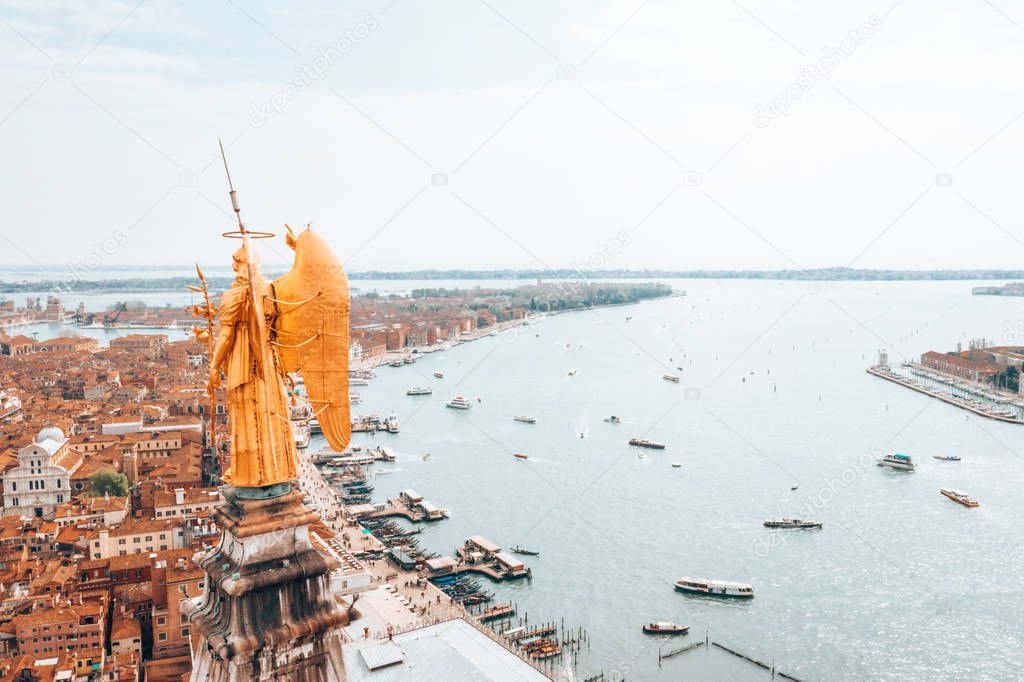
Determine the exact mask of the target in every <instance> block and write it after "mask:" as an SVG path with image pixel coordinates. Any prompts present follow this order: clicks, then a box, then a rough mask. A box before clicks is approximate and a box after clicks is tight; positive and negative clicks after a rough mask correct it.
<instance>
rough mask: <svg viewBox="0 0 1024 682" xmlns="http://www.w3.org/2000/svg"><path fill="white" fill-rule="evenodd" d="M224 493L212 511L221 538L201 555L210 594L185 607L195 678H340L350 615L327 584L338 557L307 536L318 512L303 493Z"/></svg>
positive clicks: (311, 681)
mask: <svg viewBox="0 0 1024 682" xmlns="http://www.w3.org/2000/svg"><path fill="white" fill-rule="evenodd" d="M225 497H226V499H227V502H226V503H225V504H224V505H222V506H220V507H218V508H217V510H216V511H215V512H214V516H215V518H216V519H217V522H218V523H219V524H220V525H221V528H222V529H223V537H222V538H221V543H220V545H219V546H218V547H217V548H216V549H215V550H214V551H212V552H210V553H208V554H207V555H206V556H205V557H203V558H202V560H201V561H200V565H201V566H202V567H203V569H204V570H205V571H206V582H205V587H204V591H203V596H202V597H200V598H198V599H196V600H193V601H192V602H190V603H189V604H187V605H185V612H186V613H188V614H189V620H190V622H191V627H192V630H193V635H194V638H193V641H194V642H195V645H194V647H193V648H194V650H195V653H194V656H193V662H192V681H193V682H243V681H244V682H257V681H259V682H262V681H264V680H296V681H299V682H341V681H342V680H344V679H345V674H344V666H343V663H342V656H341V643H342V640H341V633H340V628H341V627H344V626H345V625H347V624H348V615H347V613H346V611H345V609H344V607H343V606H342V605H340V604H339V603H338V601H337V600H336V599H335V598H334V596H333V595H332V594H331V591H330V585H329V576H328V572H329V571H330V570H331V569H332V568H334V565H333V560H332V559H330V558H328V557H325V556H324V555H322V554H321V553H320V552H318V551H317V550H316V549H315V548H314V547H313V545H312V544H311V543H310V540H309V525H310V524H311V523H314V522H316V520H317V516H316V514H314V513H313V512H311V511H310V510H309V509H307V508H306V507H305V506H304V505H303V504H302V494H301V493H300V492H298V491H292V492H289V493H286V494H284V495H281V496H279V497H274V498H271V499H240V498H239V497H238V496H237V495H236V494H234V493H233V492H232V491H231V490H230V489H228V491H226V492H225ZM197 635H198V637H196V636H197Z"/></svg>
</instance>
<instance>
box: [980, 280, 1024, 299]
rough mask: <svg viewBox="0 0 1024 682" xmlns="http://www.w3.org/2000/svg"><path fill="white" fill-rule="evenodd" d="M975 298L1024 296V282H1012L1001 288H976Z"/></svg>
mask: <svg viewBox="0 0 1024 682" xmlns="http://www.w3.org/2000/svg"><path fill="white" fill-rule="evenodd" d="M971 293H972V294H974V295H975V296H1024V282H1010V283H1009V284H1004V285H1003V286H1001V287H974V288H973V289H971Z"/></svg>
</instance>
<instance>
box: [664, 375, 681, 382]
mask: <svg viewBox="0 0 1024 682" xmlns="http://www.w3.org/2000/svg"><path fill="white" fill-rule="evenodd" d="M661 378H662V379H664V380H665V381H671V382H672V383H673V384H678V383H679V377H677V376H676V375H675V374H662V375H661Z"/></svg>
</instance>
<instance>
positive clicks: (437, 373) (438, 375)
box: [434, 372, 444, 379]
mask: <svg viewBox="0 0 1024 682" xmlns="http://www.w3.org/2000/svg"><path fill="white" fill-rule="evenodd" d="M434 376H435V377H437V378H438V379H444V372H434Z"/></svg>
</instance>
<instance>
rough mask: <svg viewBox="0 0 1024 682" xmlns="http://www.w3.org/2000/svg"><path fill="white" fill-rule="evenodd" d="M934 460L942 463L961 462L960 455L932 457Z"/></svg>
mask: <svg viewBox="0 0 1024 682" xmlns="http://www.w3.org/2000/svg"><path fill="white" fill-rule="evenodd" d="M932 459H937V460H939V461H940V462H959V461H960V455H932Z"/></svg>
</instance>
